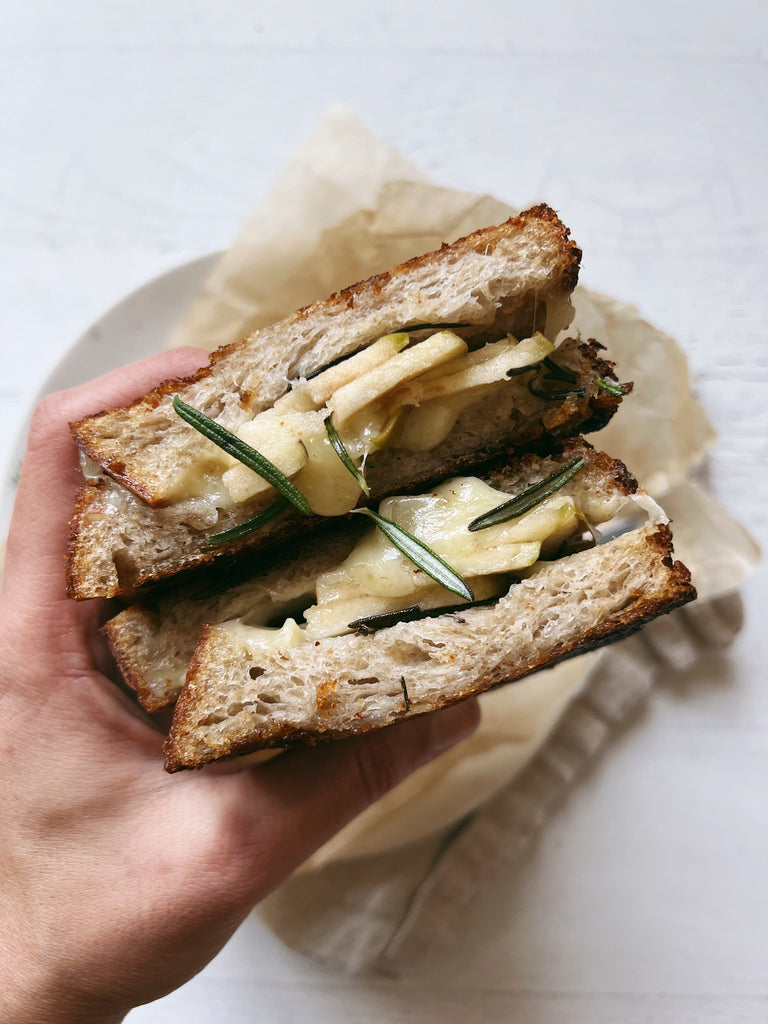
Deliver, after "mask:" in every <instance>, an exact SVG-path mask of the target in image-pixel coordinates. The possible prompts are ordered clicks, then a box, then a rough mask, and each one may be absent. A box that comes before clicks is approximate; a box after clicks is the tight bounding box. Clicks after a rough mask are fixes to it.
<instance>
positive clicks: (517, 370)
mask: <svg viewBox="0 0 768 1024" xmlns="http://www.w3.org/2000/svg"><path fill="white" fill-rule="evenodd" d="M540 369H541V363H528V365H527V366H513V367H511V369H509V370H507V376H508V377H519V376H520V374H521V373H530V372H531V370H540Z"/></svg>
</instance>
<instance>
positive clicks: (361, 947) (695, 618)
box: [169, 106, 758, 970]
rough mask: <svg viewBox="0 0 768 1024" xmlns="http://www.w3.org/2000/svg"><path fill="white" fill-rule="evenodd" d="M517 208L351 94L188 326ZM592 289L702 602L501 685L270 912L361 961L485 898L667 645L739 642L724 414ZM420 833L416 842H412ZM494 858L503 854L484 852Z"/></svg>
mask: <svg viewBox="0 0 768 1024" xmlns="http://www.w3.org/2000/svg"><path fill="white" fill-rule="evenodd" d="M513 212H514V210H513V209H512V208H511V207H509V206H507V205H506V204H505V203H502V202H499V201H498V200H496V199H493V198H492V197H489V196H479V195H474V194H472V193H467V192H458V191H455V190H453V189H447V188H441V187H439V186H436V185H434V184H432V183H431V182H429V181H428V180H427V179H426V178H425V177H424V175H422V174H421V173H420V172H419V171H418V170H417V169H416V168H414V167H413V166H412V165H411V164H410V163H408V161H406V160H405V159H404V158H403V157H402V156H400V154H398V153H397V152H396V151H395V150H394V149H392V148H391V147H390V146H388V145H387V144H386V143H384V142H381V141H380V140H377V139H375V138H373V137H372V136H371V135H370V134H369V133H368V132H367V131H366V130H365V128H364V127H363V125H362V124H361V123H360V121H359V120H358V119H357V117H356V116H355V115H354V114H352V113H351V112H350V111H349V110H347V109H346V108H343V107H338V106H335V107H332V108H331V109H330V110H329V111H328V112H327V114H326V115H325V116H324V117H323V119H322V120H321V121H320V123H319V124H318V126H317V128H316V129H315V131H314V132H313V134H312V135H311V136H310V138H309V139H308V140H307V141H306V142H305V143H304V145H302V146H301V147H300V149H299V150H298V152H297V153H296V155H295V156H294V158H293V159H292V160H291V162H290V163H289V164H288V166H287V167H286V168H285V171H284V172H283V174H282V175H281V177H280V178H279V180H278V181H277V182H276V183H275V185H274V186H273V188H272V189H271V191H270V192H269V193H268V195H267V196H266V197H265V199H264V200H263V202H262V203H261V205H260V206H259V208H258V210H257V211H256V212H255V213H254V214H253V215H252V217H251V218H250V219H249V221H248V222H247V224H246V225H245V227H244V228H243V231H242V232H241V234H240V236H239V237H238V238H237V239H236V240H235V242H234V243H233V245H232V247H231V248H230V249H229V250H228V251H227V252H226V253H225V254H224V255H223V256H222V258H221V261H220V263H219V264H218V266H217V268H216V270H215V271H214V273H213V274H212V276H211V278H210V279H209V281H208V282H207V284H206V285H205V287H204V289H203V290H202V292H201V293H200V295H199V296H198V298H197V300H196V301H195V303H194V305H193V306H192V308H191V309H190V311H189V313H188V314H187V316H186V317H185V318H184V319H183V320H182V322H181V323H180V324H179V326H178V328H177V329H176V330H175V332H174V333H173V336H172V338H171V339H170V342H169V344H171V345H174V346H178V345H197V346H200V347H207V348H215V347H217V346H218V345H220V344H224V343H227V342H230V341H233V340H235V339H237V338H238V337H243V336H245V335H247V334H248V333H250V332H251V331H252V330H254V329H255V328H257V327H259V326H262V325H264V324H267V323H270V322H273V321H274V320H277V319H280V318H281V317H283V316H285V315H287V314H288V313H290V312H292V311H293V310H294V309H296V308H299V307H301V306H303V305H306V304H308V303H309V302H312V301H314V300H316V299H321V298H324V297H325V296H326V295H328V294H330V293H331V292H333V291H336V290H338V289H340V288H343V287H345V286H347V285H349V284H351V283H352V282H354V281H357V280H360V279H362V278H365V277H368V276H370V275H371V274H375V273H379V272H381V271H383V270H386V269H388V268H389V267H391V266H393V265H395V264H397V263H399V262H402V261H404V260H406V259H409V258H410V257H412V256H415V255H417V254H420V253H423V252H427V251H429V250H430V249H434V248H437V247H439V246H440V245H441V244H442V242H444V241H451V240H453V239H455V238H458V237H460V236H461V235H464V234H467V233H468V232H470V231H473V230H475V229H477V228H480V227H484V226H486V225H488V224H491V223H497V222H499V221H501V220H504V219H506V218H507V217H508V216H510V214H512V213H513ZM566 217H567V214H566ZM573 304H574V307H575V310H576V315H575V319H574V323H573V324H572V326H571V328H569V333H573V332H574V331H580V332H581V333H582V335H583V336H584V337H595V338H597V339H598V340H599V341H601V342H602V343H603V344H604V345H605V346H606V347H607V349H608V354H609V356H610V357H611V358H613V359H614V360H615V361H616V362H617V364H618V369H619V375H620V377H621V379H622V380H633V381H634V384H635V389H634V392H633V394H632V395H631V396H630V397H629V398H627V399H626V400H625V401H624V402H623V404H622V407H621V409H620V411H619V413H618V414H617V415H616V416H615V417H614V419H613V421H612V422H611V423H610V424H609V426H608V427H606V428H605V429H604V430H603V431H601V433H600V436H599V438H598V439H597V443H598V445H599V447H601V448H603V449H604V450H606V451H607V452H609V453H610V454H612V455H617V456H619V457H620V458H622V459H623V460H624V461H625V462H626V463H627V464H628V466H629V467H630V468H631V470H632V471H633V472H634V473H635V474H636V475H637V477H638V478H639V479H640V481H641V482H642V483H643V485H644V486H645V487H646V489H647V490H649V491H650V492H651V493H652V494H653V495H654V496H655V497H656V498H657V499H659V500H660V501H661V503H662V505H664V506H665V507H666V508H667V511H668V513H669V514H670V515H671V516H672V518H673V519H674V532H675V539H676V550H677V553H678V554H679V556H680V557H681V558H682V560H683V561H684V562H685V563H686V564H687V565H688V566H689V568H690V569H691V571H692V573H693V577H694V582H695V583H696V585H697V587H698V588H699V593H700V601H699V602H698V603H697V604H696V605H694V606H693V609H695V610H694V611H693V612H690V613H686V615H685V616H680V615H679V614H677V615H673V616H668V617H665V618H664V619H662V620H658V621H657V622H655V623H653V624H652V625H651V627H650V628H649V629H647V630H646V631H645V633H644V634H643V637H644V639H643V640H642V641H641V640H640V639H639V638H631V639H630V640H629V641H625V642H624V643H623V644H621V645H619V646H618V647H616V648H612V649H610V650H607V651H601V652H595V653H592V654H588V655H584V656H582V657H580V658H576V659H573V660H571V661H569V662H565V663H564V664H562V665H560V666H557V667H556V668H554V669H551V670H548V671H546V672H542V673H539V674H537V675H536V676H534V677H531V678H529V679H526V680H523V681H522V682H520V683H518V684H516V685H515V686H511V687H507V688H504V689H501V690H497V691H495V692H494V693H491V694H487V695H485V696H484V697H483V698H482V699H481V706H482V709H483V715H482V721H481V724H480V727H479V728H478V730H477V732H476V733H475V735H474V736H473V737H471V738H470V739H469V740H467V741H466V742H464V743H463V744H461V745H460V746H459V747H457V748H454V749H453V750H451V751H449V752H448V753H446V754H445V755H443V756H442V757H441V758H439V759H438V760H437V761H435V762H433V763H432V764H430V765H427V766H425V767H424V768H422V769H420V771H418V772H417V773H415V774H414V775H413V776H412V777H411V778H410V779H408V780H407V781H406V782H404V783H403V784H402V785H401V786H399V787H397V788H396V789H395V790H393V791H392V792H391V793H389V794H388V795H387V796H386V797H384V799H383V800H381V801H379V803H378V804H376V805H375V806H374V807H371V808H369V809H368V810H367V811H366V812H364V813H363V814H362V815H360V816H359V817H358V818H357V819H356V820H355V821H353V822H352V823H350V825H348V826H347V828H346V829H344V830H343V831H342V832H341V833H340V834H339V835H338V836H336V837H335V838H334V839H333V840H331V841H330V842H329V843H328V844H326V846H325V847H324V848H323V849H321V850H320V851H318V853H317V854H315V856H314V857H313V858H312V859H311V860H310V861H309V863H308V864H307V865H306V866H305V867H304V868H303V869H302V870H301V871H300V872H299V873H298V874H297V875H296V876H294V878H293V879H291V880H289V882H288V883H286V884H285V885H284V886H283V887H282V889H281V890H279V891H278V893H276V894H274V895H273V896H272V897H271V898H270V899H269V900H267V901H266V903H265V904H264V905H263V906H262V909H261V913H262V916H263V917H264V919H265V920H266V921H267V922H268V923H269V924H270V926H271V927H273V928H274V930H275V931H276V932H277V933H278V934H280V935H281V936H282V937H283V938H284V939H285V941H287V942H288V943H289V944H291V945H293V946H294V947H295V948H297V949H300V950H302V951H304V952H306V953H307V954H309V955H314V956H318V957H320V958H322V959H324V960H326V961H327V962H329V963H333V964H336V965H337V966H339V967H341V968H343V969H346V970H361V969H364V968H366V967H370V966H371V965H373V964H377V963H383V962H390V963H392V962H395V961H396V958H397V956H398V955H401V954H402V952H403V950H406V951H407V953H408V956H409V957H411V958H412V957H413V956H414V955H415V952H417V947H418V944H419V942H421V943H422V944H424V943H428V942H430V941H435V940H437V938H438V936H437V932H439V933H440V936H441V941H446V937H447V936H450V935H451V934H452V927H451V915H453V924H454V925H455V923H456V921H458V920H459V919H460V914H461V910H462V907H464V906H466V901H467V900H468V899H471V892H467V891H466V884H465V888H464V891H462V890H461V887H459V890H458V891H457V881H458V880H459V879H460V878H463V879H465V880H466V879H467V878H468V877H470V878H473V879H475V880H477V879H479V878H487V877H488V876H489V870H488V869H489V858H490V860H491V862H493V860H494V859H495V860H496V861H497V862H504V861H509V860H510V859H513V857H514V856H516V852H519V851H521V850H522V849H523V847H524V846H525V843H526V842H527V840H528V839H529V838H530V836H531V834H533V832H534V831H535V830H537V829H538V828H540V827H541V825H542V824H543V822H544V821H545V820H546V817H547V815H548V814H549V813H551V808H552V806H553V804H554V802H555V800H554V798H555V796H556V795H558V794H559V793H560V792H561V791H562V790H563V789H564V788H567V787H568V786H570V785H571V784H572V783H573V781H574V779H575V777H576V776H577V774H578V768H579V766H580V765H581V764H582V763H583V762H584V761H586V760H587V759H589V758H590V757H593V756H595V755H596V753H597V752H598V751H599V749H600V747H601V746H602V744H603V742H604V740H605V738H606V736H607V735H608V733H609V732H610V731H611V730H612V729H613V728H615V726H616V725H617V724H618V722H619V721H621V720H622V719H623V718H624V717H625V716H626V715H627V714H629V713H630V711H631V710H632V708H633V707H634V706H635V705H636V704H637V702H638V701H639V700H641V699H642V698H643V697H644V696H645V695H646V694H647V692H648V690H649V688H650V686H651V684H652V681H653V677H654V675H655V672H656V670H657V668H658V664H659V663H660V661H661V662H663V661H666V662H667V663H668V664H670V665H674V666H678V667H688V666H689V665H690V664H692V663H693V662H695V660H696V658H697V657H698V656H699V654H700V652H701V650H702V649H703V646H704V645H705V644H710V645H711V644H713V643H722V644H725V643H727V642H730V640H731V639H732V637H733V636H734V635H735V633H736V632H737V631H738V628H739V626H740V603H739V601H738V597H735V596H733V594H734V592H735V590H736V589H737V588H738V586H739V585H740V583H741V582H742V580H743V579H744V578H745V576H746V575H747V574H748V573H749V572H750V570H751V568H752V566H753V565H754V564H755V561H756V559H757V557H758V552H757V548H756V546H755V544H754V542H753V541H752V540H751V538H750V537H749V535H748V534H747V532H746V531H745V530H744V529H743V528H742V527H741V526H740V525H739V524H738V523H736V522H735V521H734V520H733V519H732V518H731V517H730V516H729V515H728V513H727V512H726V511H725V509H723V508H721V507H720V506H718V505H717V504H716V503H715V502H714V501H713V500H712V499H711V498H710V497H709V496H708V495H707V494H706V493H705V492H704V491H703V490H702V489H701V488H700V487H698V486H697V485H696V484H695V483H693V482H692V481H691V480H690V479H688V474H689V473H690V471H691V470H692V468H693V467H694V466H695V465H696V464H697V463H699V462H700V461H701V459H702V458H703V456H704V454H705V452H706V450H707V448H708V446H709V445H710V444H711V443H712V441H713V440H714V432H713V430H712V427H711V425H710V424H709V422H708V420H707V417H706V414H705V413H704V410H703V409H702V408H701V406H700V405H699V403H698V402H697V401H696V400H695V398H693V397H692V395H691V389H690V380H689V375H688V367H687V362H686V358H685V355H684V353H683V352H682V350H681V349H680V347H679V346H678V345H677V343H676V342H675V341H674V340H673V339H672V338H670V337H669V336H667V335H666V334H664V333H663V332H661V331H659V330H658V329H656V328H655V327H652V326H651V325H650V324H648V323H646V322H645V321H644V320H642V318H641V317H640V315H639V314H638V312H637V310H636V309H634V308H633V307H632V306H629V305H626V304H623V303H620V302H618V301H616V300H613V299H610V298H608V297H606V296H603V295H599V294H596V293H590V292H587V291H586V290H585V289H583V288H578V289H577V290H576V292H575V293H574V297H573ZM724 595H730V596H726V597H724ZM718 602H719V603H718ZM685 611H686V610H684V612H685ZM697 623H698V626H697V625H696V624H697ZM619 663H621V664H619ZM611 666H613V668H611ZM617 669H620V671H617ZM619 680H621V681H619ZM560 748H562V749H560ZM559 749H560V753H558V750H559ZM563 750H564V751H566V753H565V754H564V753H563ZM574 751H576V753H574ZM545 762H546V763H547V764H548V775H547V777H548V778H549V783H548V787H545V788H546V789H547V792H546V794H545V793H544V790H543V789H542V783H541V772H540V771H539V772H538V781H537V765H541V764H543V763H545ZM553 766H554V767H553ZM545 774H547V773H545ZM531 779H533V780H534V782H533V788H532V789H531V785H532V784H531ZM553 780H554V781H553ZM521 807H523V808H524V812H522V816H521V812H520V808H521ZM477 808H482V809H481V810H480V811H477ZM510 808H512V809H513V811H515V808H516V811H515V813H512V811H510ZM472 812H475V814H474V817H473V818H471V819H470V820H469V824H468V825H466V824H465V826H464V827H463V829H462V830H460V831H459V832H458V833H456V832H455V831H452V829H453V830H455V827H456V824H457V823H458V822H461V821H462V820H464V821H466V819H467V816H468V815H471V814H472ZM405 844H410V845H409V846H408V855H407V857H402V856H399V855H398V850H399V849H400V848H402V847H403V846H404V845H405ZM478 858H480V859H481V860H482V863H483V865H484V870H483V871H468V870H467V868H468V865H469V864H471V862H472V861H473V860H475V859H478ZM490 866H492V864H491V865H490ZM462 901H463V902H462ZM453 930H455V929H453Z"/></svg>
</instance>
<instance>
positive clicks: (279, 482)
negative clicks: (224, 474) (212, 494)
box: [173, 395, 312, 516]
mask: <svg viewBox="0 0 768 1024" xmlns="http://www.w3.org/2000/svg"><path fill="white" fill-rule="evenodd" d="M173 408H174V409H175V410H176V412H177V413H178V414H179V416H181V418H182V419H183V420H185V421H186V422H187V423H189V425H190V426H191V427H194V428H195V430H197V431H199V432H200V433H201V434H202V435H203V436H204V437H207V438H208V440H209V441H213V443H214V444H215V445H218V447H219V448H221V450H222V451H225V452H226V453H227V455H232V456H233V457H234V458H236V459H237V460H238V462H242V464H243V465H244V466H247V467H248V469H252V470H253V472H254V473H258V475H259V476H260V477H262V478H263V479H264V480H266V481H267V483H268V484H271V485H272V486H273V487H274V488H275V490H276V491H279V492H280V494H282V495H283V497H284V498H287V499H288V501H290V503H291V504H292V505H295V506H296V508H297V509H298V510H299V511H300V512H303V513H304V515H305V516H311V515H312V508H311V506H310V504H309V502H308V501H307V499H306V498H305V497H304V495H303V494H302V493H301V491H300V490H299V489H298V487H295V486H294V485H293V484H292V483H291V481H290V480H289V479H288V477H287V476H286V475H285V474H284V473H281V472H280V470H279V469H278V468H277V466H276V465H275V464H274V463H273V462H270V461H269V459H268V458H266V457H265V456H264V455H262V454H261V452H259V451H257V450H256V449H255V448H251V446H250V445H249V444H246V443H245V441H241V440H240V438H239V437H238V436H237V434H233V433H232V432H231V431H229V430H227V428H226V427H222V426H221V425H220V424H219V423H216V421H215V420H212V419H210V417H208V416H206V415H205V413H203V412H200V410H199V409H195V408H193V407H192V406H191V405H187V403H186V402H184V401H183V400H182V399H181V398H179V396H178V395H175V396H174V399H173Z"/></svg>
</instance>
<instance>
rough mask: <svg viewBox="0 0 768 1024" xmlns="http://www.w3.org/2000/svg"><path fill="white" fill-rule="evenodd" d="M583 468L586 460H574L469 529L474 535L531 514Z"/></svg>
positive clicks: (478, 518) (470, 525) (474, 522)
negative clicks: (531, 511) (476, 532)
mask: <svg viewBox="0 0 768 1024" xmlns="http://www.w3.org/2000/svg"><path fill="white" fill-rule="evenodd" d="M583 467H584V459H583V458H582V457H581V456H579V457H578V458H577V459H573V461H572V462H569V463H568V464H567V465H565V466H562V467H561V468H560V469H556V470H555V471H554V473H550V474H549V476H547V477H544V479H543V480H540V481H539V482H538V483H537V484H534V485H533V486H532V487H529V488H528V489H527V490H525V491H523V493H522V494H518V495H517V496H516V497H514V498H510V500H509V501H505V502H504V503H503V504H502V505H497V506H496V508H492V509H491V510H490V512H484V513H483V515H481V516H478V517H477V519H473V520H472V522H471V523H470V524H469V526H468V527H467V528H468V529H469V530H470V531H471V532H472V533H474V532H475V531H476V530H485V529H486V527H488V526H497V525H498V524H499V523H506V521H507V520H508V519H516V518H517V517H518V516H522V515H524V514H525V513H526V512H530V510H531V509H532V508H535V507H536V506H537V505H540V504H541V502H542V501H544V499H545V498H548V497H549V496H550V494H554V493H555V491H559V490H560V488H561V487H562V486H563V485H564V484H567V483H568V481H569V480H571V479H572V478H573V477H575V476H576V474H577V473H578V472H579V470H580V469H582V468H583Z"/></svg>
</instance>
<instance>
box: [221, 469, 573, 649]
mask: <svg viewBox="0 0 768 1024" xmlns="http://www.w3.org/2000/svg"><path fill="white" fill-rule="evenodd" d="M508 498H509V495H508V494H505V493H504V492H502V491H498V490H496V489H494V488H493V487H490V486H489V485H488V484H486V483H484V482H483V481H481V480H478V479H476V478H474V477H456V478H454V479H453V480H450V481H447V482H446V483H444V484H441V485H440V486H439V487H436V488H435V489H434V490H432V491H430V492H429V493H427V494H423V495H418V496H415V497H396V498H388V499H387V500H386V501H384V502H382V505H381V508H380V513H381V515H383V516H385V517H386V518H388V519H391V520H393V521H394V522H396V523H398V524H399V525H400V526H402V527H404V528H405V529H406V530H408V532H409V533H412V534H413V535H414V536H416V537H417V538H418V539H419V540H421V541H423V542H424V543H426V544H427V545H428V546H429V547H431V548H432V549H433V550H434V551H435V552H436V553H437V554H438V555H440V556H441V557H442V558H444V559H445V561H447V562H448V563H449V565H451V566H452V567H453V568H454V569H455V570H456V571H457V572H458V573H460V574H461V575H462V576H463V577H464V578H465V579H466V580H467V581H468V582H469V584H470V586H471V588H472V590H473V593H474V596H475V600H484V599H485V598H487V597H496V596H499V595H500V594H502V593H504V592H505V591H506V590H507V588H508V585H509V579H508V577H509V574H511V573H515V572H519V571H521V570H523V569H526V568H528V567H529V566H531V565H533V564H534V562H536V561H537V560H538V558H539V556H540V555H541V553H542V545H545V544H547V543H555V544H556V545H557V546H559V544H560V543H562V540H563V539H564V538H565V537H567V536H569V535H570V534H571V533H572V532H573V531H574V530H576V529H577V528H578V523H579V520H578V515H577V511H576V507H575V505H574V502H573V499H572V498H570V497H568V496H566V495H563V494H554V495H552V496H551V497H550V498H547V499H546V500H545V501H543V502H542V503H541V504H540V505H538V506H537V507H536V508H534V509H532V510H531V511H530V512H528V513H527V514H526V515H524V516H520V517H519V518H517V519H512V520H509V521H508V522H506V523H502V524H499V525H498V526H492V527H489V528H488V529H486V530H482V531H478V532H476V533H470V532H469V530H468V529H467V526H468V524H469V522H471V520H472V519H474V518H475V517H476V516H478V515H482V514H483V513H484V512H488V511H490V510H491V509H492V508H495V507H496V506H497V505H499V504H501V503H502V502H503V501H505V500H507V499H508ZM457 603H460V600H459V599H458V598H457V597H456V596H455V595H454V594H452V593H451V592H450V591H448V590H446V589H444V588H443V587H441V586H440V585H438V584H436V583H435V582H434V581H433V580H432V578H431V577H430V576H428V575H427V574H426V573H425V572H424V571H423V570H422V569H420V568H418V566H416V565H415V564H414V563H413V562H411V561H410V560H409V559H407V558H406V557H405V556H404V555H403V554H401V552H400V551H399V550H398V549H397V548H396V547H395V546H394V545H393V544H392V543H390V541H388V540H387V539H386V537H385V536H384V534H383V533H381V531H380V530H378V529H376V528H375V527H372V528H371V529H370V530H369V531H368V532H366V534H365V535H364V536H363V538H362V539H361V540H360V542H359V543H358V544H357V546H356V547H355V549H354V551H353V552H352V553H351V554H350V555H349V557H348V558H347V559H346V560H345V561H344V562H343V563H342V564H341V565H340V566H338V567H337V568H336V569H334V570H332V571H330V572H326V573H324V574H322V575H321V576H320V577H319V578H318V580H317V583H316V603H315V604H314V605H312V606H311V607H310V608H308V609H307V610H306V611H305V613H304V615H305V620H306V625H304V626H297V625H296V623H295V622H294V620H292V619H291V620H289V621H290V622H291V623H293V625H292V626H291V627H290V628H289V629H287V628H286V627H287V623H286V625H285V626H283V627H282V629H281V630H268V629H265V628H264V627H251V626H245V625H243V623H242V622H241V621H236V622H233V623H231V624H229V626H228V627H227V628H230V629H232V630H234V631H235V633H234V634H233V635H237V636H238V637H239V638H240V640H242V641H243V642H245V641H246V640H248V638H249V637H252V639H253V642H254V643H255V644H266V645H267V647H265V648H264V650H265V651H267V650H269V651H270V652H272V653H275V652H277V651H279V650H283V649H285V644H286V643H287V644H289V646H290V645H293V644H294V643H301V642H303V641H304V640H316V639H319V638H321V637H327V636H334V635H338V634H340V633H344V632H347V631H348V629H349V623H350V622H352V621H353V620H355V619H357V618H360V617H363V616H368V615H377V614H381V613H385V612H393V611H397V610H400V609H402V608H407V607H410V606H411V605H415V604H418V605H419V606H420V607H421V608H438V607H444V606H446V605H453V604H457ZM294 627H295V628H294ZM254 629H255V630H256V631H255V632H253V633H251V631H252V630H254ZM278 633H280V637H279V638H278V637H277V634H278ZM248 642H249V643H250V640H248ZM275 645H277V646H275ZM280 645H283V646H282V647H281V646H280ZM258 650H261V648H258Z"/></svg>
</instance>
